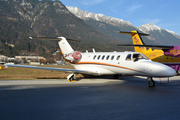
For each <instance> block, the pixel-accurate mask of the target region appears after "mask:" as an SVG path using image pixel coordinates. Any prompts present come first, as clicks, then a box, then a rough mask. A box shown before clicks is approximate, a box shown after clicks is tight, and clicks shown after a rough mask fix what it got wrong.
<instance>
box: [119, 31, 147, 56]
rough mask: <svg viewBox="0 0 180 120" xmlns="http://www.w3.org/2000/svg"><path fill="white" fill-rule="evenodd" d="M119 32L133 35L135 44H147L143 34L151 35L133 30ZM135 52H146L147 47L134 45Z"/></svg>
mask: <svg viewBox="0 0 180 120" xmlns="http://www.w3.org/2000/svg"><path fill="white" fill-rule="evenodd" d="M118 33H122V34H127V35H132V40H133V44H134V45H145V44H144V42H143V40H142V38H141V36H149V34H144V33H139V32H138V31H131V32H121V31H119V32H118ZM134 50H135V52H141V53H145V52H146V51H147V49H146V47H134Z"/></svg>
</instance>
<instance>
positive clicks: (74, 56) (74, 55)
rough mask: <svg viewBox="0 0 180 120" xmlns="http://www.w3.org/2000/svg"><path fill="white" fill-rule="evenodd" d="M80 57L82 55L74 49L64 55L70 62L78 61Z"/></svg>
mask: <svg viewBox="0 0 180 120" xmlns="http://www.w3.org/2000/svg"><path fill="white" fill-rule="evenodd" d="M81 57H82V55H81V53H80V52H79V51H74V52H72V53H69V54H65V55H64V58H65V59H66V60H70V61H71V62H74V61H79V60H80V59H81Z"/></svg>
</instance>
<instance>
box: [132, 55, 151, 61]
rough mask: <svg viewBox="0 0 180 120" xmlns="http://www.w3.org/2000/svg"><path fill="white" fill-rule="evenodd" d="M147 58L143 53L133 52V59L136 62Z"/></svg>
mask: <svg viewBox="0 0 180 120" xmlns="http://www.w3.org/2000/svg"><path fill="white" fill-rule="evenodd" d="M143 59H144V60H149V58H148V57H146V56H145V55H143V54H140V53H134V54H133V61H134V62H136V61H139V60H143Z"/></svg>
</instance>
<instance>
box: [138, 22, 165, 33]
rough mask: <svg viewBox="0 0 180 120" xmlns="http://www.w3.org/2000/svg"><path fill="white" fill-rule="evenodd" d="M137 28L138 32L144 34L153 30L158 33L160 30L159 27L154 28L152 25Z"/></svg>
mask: <svg viewBox="0 0 180 120" xmlns="http://www.w3.org/2000/svg"><path fill="white" fill-rule="evenodd" d="M138 28H139V30H141V31H143V32H145V33H149V31H154V30H158V31H161V30H162V29H161V28H160V27H158V26H156V25H155V24H153V23H149V24H144V25H142V26H139V27H138Z"/></svg>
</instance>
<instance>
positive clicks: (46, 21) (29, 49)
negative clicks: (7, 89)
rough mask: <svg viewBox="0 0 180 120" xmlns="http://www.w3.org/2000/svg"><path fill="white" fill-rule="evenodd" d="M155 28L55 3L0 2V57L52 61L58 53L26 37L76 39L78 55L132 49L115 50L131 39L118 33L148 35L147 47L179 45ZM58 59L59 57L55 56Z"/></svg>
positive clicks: (176, 39) (176, 37)
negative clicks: (149, 45)
mask: <svg viewBox="0 0 180 120" xmlns="http://www.w3.org/2000/svg"><path fill="white" fill-rule="evenodd" d="M155 28H159V27H157V26H156V25H154V24H152V23H151V24H147V25H142V26H140V27H135V26H133V25H132V24H131V23H130V22H128V21H124V20H122V19H117V18H113V17H107V16H104V15H103V14H94V13H89V12H88V11H85V12H83V11H82V10H80V9H79V8H77V7H66V6H65V5H64V4H62V2H60V1H58V0H56V1H51V0H42V1H37V0H0V54H4V55H7V56H15V55H41V56H45V57H54V56H53V55H52V54H53V53H54V52H55V51H57V50H58V49H59V47H58V45H57V41H42V40H29V39H28V38H29V36H39V37H59V36H64V37H66V38H71V39H78V40H80V41H82V42H81V43H80V44H79V43H74V42H71V43H70V44H71V45H72V47H73V48H74V49H76V50H79V51H82V52H83V51H85V50H89V51H92V48H95V49H96V51H124V50H133V48H121V47H118V46H117V44H119V43H132V40H131V36H128V35H123V34H118V33H117V32H118V31H119V30H120V31H132V30H138V31H140V32H144V33H149V34H150V36H149V37H144V38H143V39H144V41H145V43H147V44H150V43H151V44H169V45H171V44H176V45H177V44H179V45H180V42H179V41H180V36H179V35H177V34H175V33H174V32H172V31H168V30H164V29H161V28H159V29H155ZM58 57H59V56H58Z"/></svg>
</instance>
